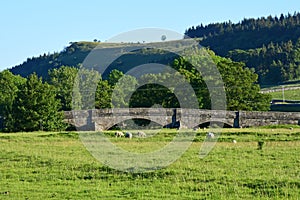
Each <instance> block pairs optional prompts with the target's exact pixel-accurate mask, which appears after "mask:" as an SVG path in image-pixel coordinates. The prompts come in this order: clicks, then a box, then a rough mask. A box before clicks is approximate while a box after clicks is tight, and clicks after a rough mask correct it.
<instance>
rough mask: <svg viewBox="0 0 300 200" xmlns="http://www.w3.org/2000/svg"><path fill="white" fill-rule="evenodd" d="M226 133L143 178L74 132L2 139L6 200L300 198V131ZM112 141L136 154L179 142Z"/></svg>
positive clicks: (0, 168)
mask: <svg viewBox="0 0 300 200" xmlns="http://www.w3.org/2000/svg"><path fill="white" fill-rule="evenodd" d="M223 130H224V132H223V133H222V135H221V137H220V138H219V142H218V143H217V145H216V146H215V148H214V149H213V150H212V151H211V152H210V153H209V155H208V156H207V157H205V158H204V159H200V158H199V150H200V147H201V144H202V141H203V139H204V138H205V134H206V132H205V131H204V130H199V131H197V136H196V138H195V142H194V143H193V144H192V145H191V147H190V148H189V149H188V151H187V152H186V153H185V154H184V155H183V156H182V157H181V158H180V159H179V160H177V161H176V162H175V163H173V164H171V165H170V166H169V167H167V168H165V169H161V170H157V171H154V172H151V173H140V174H131V173H124V172H118V171H115V170H113V169H110V168H109V167H107V166H104V165H103V164H101V163H99V162H98V161H97V160H95V159H94V158H93V157H92V156H91V155H90V154H89V152H88V151H87V150H86V149H85V147H84V146H83V145H82V143H81V141H80V140H79V139H78V134H77V133H75V132H66V133H44V132H36V133H18V134H0V160H1V162H0V199H172V200H175V199H299V198H300V192H299V191H300V171H299V167H300V154H299V148H300V128H297V127H294V128H293V129H291V128H289V127H288V126H287V127H285V126H283V127H282V128H275V127H270V128H260V129H258V128H256V129H254V128H253V129H223ZM106 134H107V135H108V137H110V138H111V141H112V142H114V143H115V144H116V145H118V146H120V147H123V148H126V149H128V150H131V151H137V152H141V151H148V150H149V149H154V148H156V147H158V146H162V145H164V144H165V143H166V142H167V141H169V140H170V139H172V137H173V136H174V132H173V131H170V130H166V131H163V132H161V133H159V134H157V135H156V136H154V137H150V138H147V139H145V140H144V139H137V138H133V139H132V140H129V139H126V138H114V137H113V136H112V135H113V133H112V132H106ZM233 139H235V140H236V141H237V143H236V144H234V143H232V140H233ZM260 140H264V141H265V145H264V147H263V149H262V150H258V148H257V142H258V141H260ZM120 159H121V158H120Z"/></svg>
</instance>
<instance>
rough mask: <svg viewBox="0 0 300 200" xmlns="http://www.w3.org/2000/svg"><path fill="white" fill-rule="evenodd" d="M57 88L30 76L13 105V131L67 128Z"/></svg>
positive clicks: (33, 75) (35, 76) (34, 75)
mask: <svg viewBox="0 0 300 200" xmlns="http://www.w3.org/2000/svg"><path fill="white" fill-rule="evenodd" d="M55 97H56V95H55V88H54V87H53V86H51V85H49V84H48V83H43V82H42V78H38V77H37V75H36V74H32V75H30V76H29V77H28V78H27V80H26V82H25V84H23V85H22V86H21V87H20V90H19V91H18V92H17V96H16V98H15V101H14V103H13V112H12V113H13V118H14V127H13V131H38V130H45V131H53V130H61V129H64V128H65V124H64V122H63V113H62V112H59V110H60V103H59V100H58V99H56V98H55Z"/></svg>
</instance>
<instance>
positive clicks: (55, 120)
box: [0, 51, 271, 132]
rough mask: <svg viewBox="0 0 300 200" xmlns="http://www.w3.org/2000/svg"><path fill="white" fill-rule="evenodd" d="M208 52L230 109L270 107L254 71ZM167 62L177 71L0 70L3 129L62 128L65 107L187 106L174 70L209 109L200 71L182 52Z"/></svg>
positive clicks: (197, 55) (48, 129)
mask: <svg viewBox="0 0 300 200" xmlns="http://www.w3.org/2000/svg"><path fill="white" fill-rule="evenodd" d="M208 53H209V55H210V57H211V59H212V60H213V62H214V63H215V65H216V66H217V68H218V70H219V72H220V74H221V77H222V79H223V82H224V90H225V93H226V103H227V109H228V110H264V111H266V110H268V109H269V107H270V105H269V102H270V100H271V98H270V96H269V95H267V94H261V93H260V92H259V91H260V87H259V85H258V84H257V78H258V76H257V75H256V74H255V73H253V71H251V70H250V69H248V68H246V67H245V64H244V63H242V62H233V61H232V60H230V59H227V58H223V57H220V56H217V55H215V54H214V52H212V51H208ZM192 59H193V60H195V61H196V62H199V60H201V61H203V60H205V57H203V55H201V53H200V52H199V51H196V53H195V54H194V55H192ZM201 63H202V65H203V66H202V67H206V68H207V69H209V66H208V65H209V63H207V62H201ZM203 63H204V64H203ZM170 65H171V67H172V68H173V69H175V70H176V71H177V72H176V73H175V74H174V73H173V74H172V73H169V72H164V73H157V74H145V75H142V76H141V77H134V76H130V75H127V74H124V73H123V72H122V71H119V70H116V69H114V70H112V71H111V72H110V73H109V75H108V77H107V78H103V77H101V74H99V72H97V71H96V70H94V69H78V68H76V67H72V66H62V67H59V68H55V69H51V70H49V72H48V77H49V78H47V79H44V80H43V79H42V77H38V75H37V74H35V73H33V74H31V75H29V76H28V77H27V78H23V77H21V76H19V75H13V74H12V73H11V72H10V71H8V70H5V71H3V72H1V73H0V83H1V84H0V106H1V110H0V112H1V113H0V116H2V118H3V119H4V120H3V131H7V132H12V131H36V130H45V131H52V130H64V129H66V128H67V127H68V125H67V124H65V123H64V122H63V117H64V116H63V111H69V110H74V109H75V110H76V109H78V110H80V109H93V108H96V109H101V108H113V107H118V108H120V107H152V106H155V105H157V104H159V105H161V106H162V107H164V108H173V107H175V108H176V107H188V105H180V103H179V101H178V98H177V96H176V95H174V92H175V90H178V88H179V91H176V92H177V93H178V92H179V94H180V93H181V94H182V95H183V96H184V94H185V90H184V88H182V87H180V84H181V83H180V81H178V80H180V79H179V78H177V76H178V77H180V76H181V77H182V76H183V77H184V78H185V80H187V81H188V84H189V85H191V87H192V88H193V90H194V91H195V95H196V98H197V100H198V105H197V107H198V108H201V109H210V108H211V99H210V96H211V94H210V92H213V91H209V89H208V87H207V85H206V81H207V80H205V79H204V78H203V77H202V74H201V72H199V71H197V70H196V69H195V68H194V66H193V65H192V64H191V63H190V62H188V61H187V59H186V58H183V57H179V58H177V59H175V60H174V61H173V62H172V63H171V64H170ZM204 65H207V66H204ZM79 71H80V76H84V77H86V79H89V80H88V81H87V82H84V81H79V80H78V76H77V75H78V72H79ZM210 81H211V82H214V81H213V80H210ZM163 82H167V83H169V84H170V87H166V86H163V85H162V84H161V83H163ZM86 83H89V84H86ZM143 83H149V84H143ZM91 84H94V85H96V87H95V88H96V90H95V91H94V93H90V90H91ZM139 85H140V86H139ZM172 85H174V86H173V87H172ZM180 88H181V89H182V90H180ZM82 91H86V92H82ZM91 94H93V95H91ZM186 98H189V97H188V96H186ZM89 101H90V102H91V103H89Z"/></svg>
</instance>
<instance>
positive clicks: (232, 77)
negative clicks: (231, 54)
mask: <svg viewBox="0 0 300 200" xmlns="http://www.w3.org/2000/svg"><path fill="white" fill-rule="evenodd" d="M208 53H209V55H210V57H211V59H212V61H213V62H214V63H215V65H216V66H217V68H218V71H219V72H220V74H221V77H222V79H223V83H224V86H225V92H226V101H227V109H228V110H268V109H269V107H270V103H269V102H270V100H271V97H270V95H267V94H260V93H259V91H260V87H259V85H258V84H257V83H256V81H257V78H258V76H257V75H256V74H254V73H253V72H252V71H251V70H250V69H248V68H246V67H245V64H244V63H241V62H233V61H232V60H230V59H227V58H222V57H219V56H216V55H215V54H214V53H213V52H212V51H208ZM190 56H191V57H192V58H190V59H189V60H195V61H197V60H198V62H199V63H201V68H202V69H203V70H205V71H208V70H210V67H209V66H210V65H211V63H210V62H209V60H210V59H208V58H207V56H206V57H205V56H201V54H199V52H197V51H196V54H194V55H190ZM195 61H193V62H195ZM173 66H174V68H175V69H177V70H178V71H179V72H180V73H182V74H183V75H184V76H185V77H186V79H187V80H188V81H189V82H190V84H191V86H192V87H193V88H194V90H195V93H196V95H197V97H198V101H199V107H200V108H205V109H211V105H210V102H211V98H210V96H211V94H210V92H214V90H213V91H209V90H208V88H207V86H206V84H205V83H207V82H210V83H211V84H210V85H211V86H213V87H214V85H213V84H214V82H216V80H214V79H213V77H205V79H204V78H203V77H202V75H201V74H200V73H199V72H198V71H197V70H196V69H195V68H194V67H193V65H192V64H191V63H188V62H187V61H186V60H185V59H184V58H180V59H176V60H175V61H174V64H173ZM208 72H209V71H208ZM208 74H213V72H211V73H208ZM211 78H212V79H211ZM215 86H216V87H219V86H218V84H217V83H216V85H215ZM214 101H218V99H214Z"/></svg>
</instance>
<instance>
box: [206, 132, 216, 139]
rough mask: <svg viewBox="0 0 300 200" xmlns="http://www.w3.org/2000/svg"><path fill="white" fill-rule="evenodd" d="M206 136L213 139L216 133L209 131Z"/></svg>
mask: <svg viewBox="0 0 300 200" xmlns="http://www.w3.org/2000/svg"><path fill="white" fill-rule="evenodd" d="M206 137H207V138H208V139H213V138H215V134H213V133H211V132H209V133H207V135H206Z"/></svg>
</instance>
